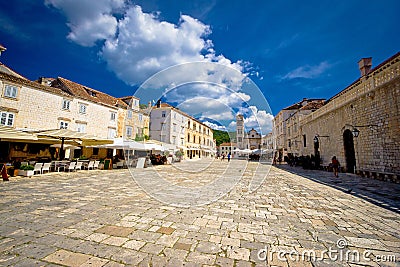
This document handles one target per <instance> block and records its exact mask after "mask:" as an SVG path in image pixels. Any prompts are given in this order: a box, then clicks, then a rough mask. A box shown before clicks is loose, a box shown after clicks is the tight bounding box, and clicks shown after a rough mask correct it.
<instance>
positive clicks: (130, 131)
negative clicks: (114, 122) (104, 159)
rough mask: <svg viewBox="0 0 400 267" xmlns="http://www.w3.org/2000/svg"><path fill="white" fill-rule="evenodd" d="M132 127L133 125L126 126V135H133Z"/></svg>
mask: <svg viewBox="0 0 400 267" xmlns="http://www.w3.org/2000/svg"><path fill="white" fill-rule="evenodd" d="M132 132H133V131H132V127H131V126H126V136H128V137H131V136H132Z"/></svg>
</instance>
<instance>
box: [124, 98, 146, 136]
mask: <svg viewBox="0 0 400 267" xmlns="http://www.w3.org/2000/svg"><path fill="white" fill-rule="evenodd" d="M120 99H121V100H122V101H124V102H125V104H127V106H128V108H127V109H126V110H125V109H123V110H122V111H123V112H121V114H120V115H119V116H118V119H119V120H120V122H119V123H118V133H119V136H122V137H124V138H125V139H133V140H137V141H142V140H145V139H146V138H149V135H150V115H149V109H148V108H149V107H147V108H145V109H142V108H140V99H139V98H137V97H135V96H127V97H121V98H120ZM150 108H151V106H150Z"/></svg>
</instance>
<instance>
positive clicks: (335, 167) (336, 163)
mask: <svg viewBox="0 0 400 267" xmlns="http://www.w3.org/2000/svg"><path fill="white" fill-rule="evenodd" d="M331 164H332V169H333V174H334V175H335V177H339V174H338V172H339V166H340V163H339V161H338V160H337V158H336V156H333V157H332V163H331Z"/></svg>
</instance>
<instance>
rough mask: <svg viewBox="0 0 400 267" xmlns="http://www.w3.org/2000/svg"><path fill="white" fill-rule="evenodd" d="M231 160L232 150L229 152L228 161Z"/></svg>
mask: <svg viewBox="0 0 400 267" xmlns="http://www.w3.org/2000/svg"><path fill="white" fill-rule="evenodd" d="M229 161H231V152H229V153H228V162H229Z"/></svg>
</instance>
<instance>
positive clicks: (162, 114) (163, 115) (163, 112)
mask: <svg viewBox="0 0 400 267" xmlns="http://www.w3.org/2000/svg"><path fill="white" fill-rule="evenodd" d="M166 114H167V112H166V111H165V110H163V111H162V112H161V117H163V118H165V116H166Z"/></svg>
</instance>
